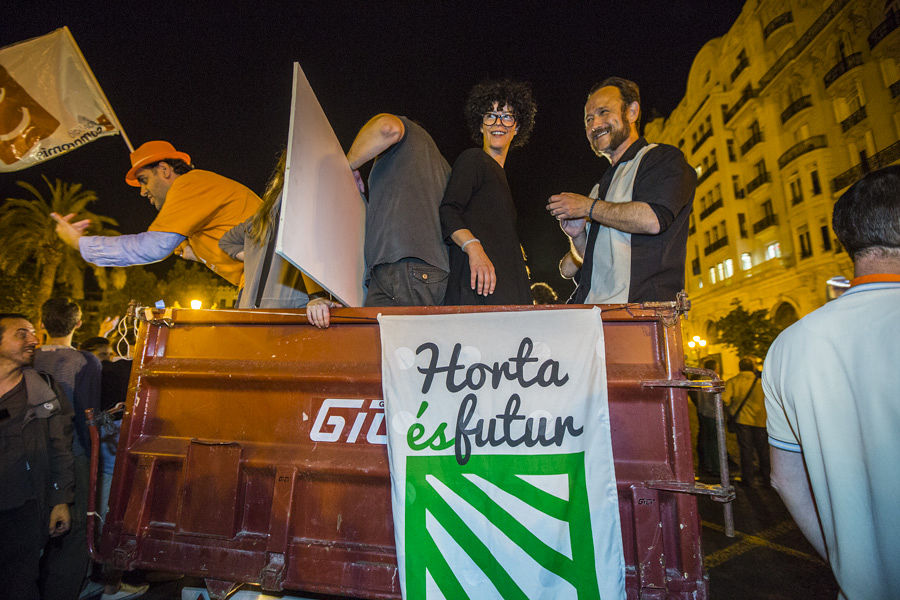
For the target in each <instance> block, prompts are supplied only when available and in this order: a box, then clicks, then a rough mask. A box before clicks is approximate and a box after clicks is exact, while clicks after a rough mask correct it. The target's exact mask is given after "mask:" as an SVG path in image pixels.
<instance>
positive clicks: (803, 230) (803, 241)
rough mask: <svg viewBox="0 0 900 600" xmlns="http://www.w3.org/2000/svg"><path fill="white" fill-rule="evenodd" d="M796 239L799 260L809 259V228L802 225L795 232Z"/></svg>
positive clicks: (810, 254)
mask: <svg viewBox="0 0 900 600" xmlns="http://www.w3.org/2000/svg"><path fill="white" fill-rule="evenodd" d="M797 237H798V239H799V241H800V258H809V257H810V256H812V244H811V243H810V241H809V227H807V226H806V225H803V226H802V227H800V228H799V229H798V230H797Z"/></svg>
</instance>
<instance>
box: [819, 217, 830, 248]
mask: <svg viewBox="0 0 900 600" xmlns="http://www.w3.org/2000/svg"><path fill="white" fill-rule="evenodd" d="M819 229H820V231H821V232H822V252H830V251H831V232H830V231H829V230H828V225H826V224H824V223H823V224H822V225H821V226H820V227H819Z"/></svg>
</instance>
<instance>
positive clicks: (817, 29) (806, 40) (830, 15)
mask: <svg viewBox="0 0 900 600" xmlns="http://www.w3.org/2000/svg"><path fill="white" fill-rule="evenodd" d="M849 3H850V0H834V1H833V2H832V3H831V4H830V5H829V6H828V8H826V9H825V11H824V12H823V13H822V14H821V15H819V17H818V18H817V19H816V20H815V22H813V24H812V25H810V26H809V29H807V30H806V31H805V32H804V33H803V35H801V36H800V39H798V40H797V41H796V43H795V44H794V45H793V46H791V47H790V48H788V49H787V51H786V52H785V53H784V54H782V55H781V56H779V57H778V60H776V61H775V64H773V65H772V66H771V67H769V70H768V71H766V74H765V75H763V76H762V78H761V79H760V80H759V89H760V90H763V89H765V87H766V86H767V85H769V84H770V83H772V80H773V79H775V77H776V76H777V75H778V74H779V73H781V71H783V70H784V68H785V67H786V66H787V64H788V63H789V62H791V61H792V60H794V58H796V57H797V56H799V55H800V53H801V52H803V50H804V49H805V48H806V47H807V46H809V44H810V42H812V41H813V39H815V37H816V36H818V35H819V33H821V32H822V30H823V29H824V28H825V27H826V26H827V25H828V24H829V23H831V21H832V20H834V18H835V17H836V16H837V14H838V13H839V12H841V10H843V9H844V7H845V6H846V5H847V4H849Z"/></svg>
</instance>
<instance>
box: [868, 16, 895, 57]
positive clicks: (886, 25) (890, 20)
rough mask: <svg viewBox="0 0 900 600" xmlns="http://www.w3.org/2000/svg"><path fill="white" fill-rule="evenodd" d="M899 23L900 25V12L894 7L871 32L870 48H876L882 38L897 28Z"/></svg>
mask: <svg viewBox="0 0 900 600" xmlns="http://www.w3.org/2000/svg"><path fill="white" fill-rule="evenodd" d="M897 25H900V14H898V13H897V11H896V10H894V9H893V8H892V9H891V11H890V12H889V13H888V14H887V18H885V20H884V21H882V22H881V23H880V24H879V25H878V27H876V28H875V29H873V30H872V33H870V34H869V50H874V49H875V46H877V45H878V43H879V42H880V41H881V40H883V39H884V38H886V37H887V36H888V35H889V34H890V33H891V32H892V31H894V30H895V29H897Z"/></svg>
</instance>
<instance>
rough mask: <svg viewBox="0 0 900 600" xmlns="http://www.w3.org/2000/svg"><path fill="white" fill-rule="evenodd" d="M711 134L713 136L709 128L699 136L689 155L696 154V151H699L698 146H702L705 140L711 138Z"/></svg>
mask: <svg viewBox="0 0 900 600" xmlns="http://www.w3.org/2000/svg"><path fill="white" fill-rule="evenodd" d="M712 134H713V132H712V127H710V128H709V129H707V130H706V132H705V133H704V134H703V135H701V136H700V139H699V140H697V143H696V144H694V147H693V148H691V154H696V153H697V150H699V149H700V146H702V145H703V142H705V141H706V140H708V139H709V138H711V137H712Z"/></svg>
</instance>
